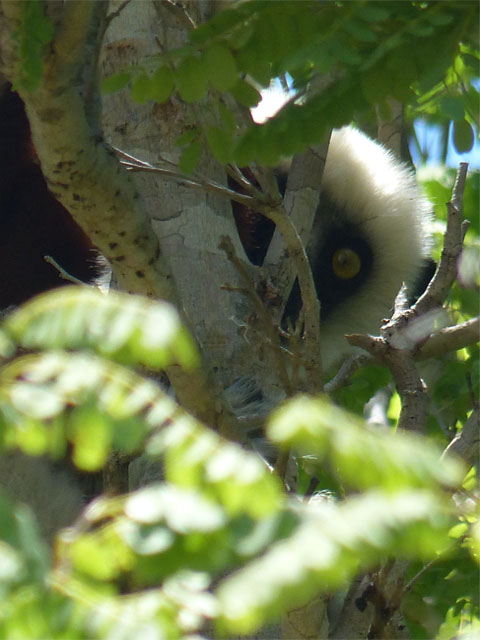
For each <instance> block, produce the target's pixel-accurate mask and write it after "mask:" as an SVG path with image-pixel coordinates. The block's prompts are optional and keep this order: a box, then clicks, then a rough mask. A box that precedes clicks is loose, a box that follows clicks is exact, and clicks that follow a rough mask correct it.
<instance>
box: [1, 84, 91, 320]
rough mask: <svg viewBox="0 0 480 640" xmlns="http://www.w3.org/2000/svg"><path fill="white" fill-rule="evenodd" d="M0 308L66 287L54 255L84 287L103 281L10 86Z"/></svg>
mask: <svg viewBox="0 0 480 640" xmlns="http://www.w3.org/2000/svg"><path fill="white" fill-rule="evenodd" d="M0 140H1V141H2V153H1V154H0V273H1V274H2V277H1V281H0V308H2V309H5V308H6V307H8V306H10V305H18V304H21V303H22V302H25V301H26V300H28V298H30V297H32V296H33V295H36V294H38V293H41V292H42V291H45V290H47V289H52V288H54V287H58V286H61V285H63V284H65V280H62V279H61V278H60V275H59V272H58V270H57V269H56V268H55V267H54V266H52V265H51V264H49V263H48V262H46V261H45V256H51V257H52V258H53V259H54V260H55V261H56V262H57V263H58V264H59V265H60V266H61V267H62V268H63V269H64V270H65V271H66V272H67V273H69V274H71V275H72V276H75V277H76V278H78V279H79V280H81V281H83V282H91V281H93V280H95V279H96V278H97V277H99V276H100V274H101V273H102V271H103V269H104V267H103V265H102V264H101V263H100V262H99V261H98V260H97V255H98V252H96V250H95V248H94V247H93V245H92V243H91V242H90V240H89V238H88V237H87V236H86V235H85V233H84V232H83V231H82V229H81V228H80V227H79V226H78V225H77V224H76V222H75V221H74V220H73V218H72V217H71V215H70V214H69V213H68V211H67V210H66V209H65V208H64V207H63V206H62V205H61V204H60V202H58V200H56V198H55V196H54V195H53V194H52V193H51V192H50V191H49V189H48V186H47V183H46V180H45V178H44V176H43V174H42V170H41V167H40V163H39V161H38V158H37V155H36V152H35V148H34V146H33V143H32V140H31V135H30V125H29V122H28V119H27V116H26V114H25V108H24V105H23V102H22V100H21V99H20V97H19V96H18V94H17V93H15V92H14V91H12V90H11V87H10V86H9V85H5V86H4V87H3V91H2V93H1V95H0Z"/></svg>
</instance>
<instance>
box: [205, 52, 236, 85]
mask: <svg viewBox="0 0 480 640" xmlns="http://www.w3.org/2000/svg"><path fill="white" fill-rule="evenodd" d="M202 62H203V66H204V69H205V73H206V76H207V78H208V80H209V82H210V84H211V85H212V86H213V87H215V89H218V90H219V91H228V90H229V89H231V88H232V87H233V86H234V85H235V84H236V82H237V65H236V62H235V58H234V57H233V55H232V53H231V51H230V49H228V48H227V47H226V46H225V45H223V44H220V43H214V44H212V45H211V46H210V47H209V48H208V49H207V50H206V51H205V52H204V54H203V58H202Z"/></svg>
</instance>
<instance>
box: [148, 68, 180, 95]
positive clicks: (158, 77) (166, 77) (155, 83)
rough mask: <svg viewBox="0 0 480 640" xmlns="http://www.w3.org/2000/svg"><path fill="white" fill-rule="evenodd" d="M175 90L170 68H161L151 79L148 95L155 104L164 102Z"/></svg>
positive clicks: (173, 77)
mask: <svg viewBox="0 0 480 640" xmlns="http://www.w3.org/2000/svg"><path fill="white" fill-rule="evenodd" d="M174 89H175V76H174V74H173V71H172V70H171V69H170V67H167V66H163V67H160V68H159V69H157V70H156V71H155V73H154V74H153V76H152V79H151V87H150V95H151V97H152V98H153V99H154V100H156V101H157V102H160V103H161V102H165V101H166V100H168V98H169V97H170V96H171V95H172V93H173V91H174Z"/></svg>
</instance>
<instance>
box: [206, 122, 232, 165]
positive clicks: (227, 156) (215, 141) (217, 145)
mask: <svg viewBox="0 0 480 640" xmlns="http://www.w3.org/2000/svg"><path fill="white" fill-rule="evenodd" d="M207 141H208V145H209V147H210V149H211V150H212V153H213V155H214V156H215V158H216V159H217V160H218V161H219V162H220V163H221V164H227V162H230V161H231V158H232V151H233V136H232V134H231V133H229V132H227V131H225V130H224V129H220V128H218V127H209V128H208V129H207Z"/></svg>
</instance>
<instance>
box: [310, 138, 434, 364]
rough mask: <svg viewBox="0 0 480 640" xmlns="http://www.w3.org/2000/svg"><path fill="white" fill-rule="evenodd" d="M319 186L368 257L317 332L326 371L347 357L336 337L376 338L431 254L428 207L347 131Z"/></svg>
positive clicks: (382, 152) (378, 150) (391, 163)
mask: <svg viewBox="0 0 480 640" xmlns="http://www.w3.org/2000/svg"><path fill="white" fill-rule="evenodd" d="M322 184H323V190H324V192H326V193H327V194H328V196H329V198H330V199H331V200H332V202H333V203H334V204H335V205H337V207H338V208H339V209H341V210H343V211H344V212H345V215H346V219H348V221H349V222H351V223H352V224H354V225H356V226H358V227H359V228H360V230H361V232H362V234H363V235H364V237H365V238H366V239H367V240H368V242H369V243H370V245H371V247H372V249H373V254H374V258H373V260H374V262H373V267H372V271H371V273H370V275H369V277H368V280H367V281H366V282H365V284H364V285H362V286H361V288H359V289H358V291H357V292H356V293H355V294H353V295H352V297H351V298H350V299H349V300H348V301H345V303H343V304H341V305H340V306H339V307H338V308H337V309H336V310H335V311H334V312H333V313H332V314H331V315H330V316H329V317H328V318H327V320H326V321H325V323H323V324H322V354H323V359H324V366H326V367H327V368H329V367H331V366H332V365H333V364H335V363H336V362H337V361H339V360H340V359H342V358H343V357H344V356H345V355H347V354H348V353H349V352H350V351H351V349H350V348H349V346H348V344H347V342H346V340H345V339H344V337H343V336H344V334H346V333H371V334H378V330H379V327H380V325H381V322H382V319H383V318H385V317H388V316H389V315H390V312H391V309H392V306H393V302H394V300H395V296H396V295H397V293H398V291H399V289H400V287H401V285H402V283H403V282H405V283H406V284H410V283H412V282H413V281H414V280H415V277H416V276H417V274H418V272H419V268H420V267H421V265H422V260H423V259H424V258H425V257H426V256H428V254H429V251H430V247H431V238H430V231H429V227H430V222H431V206H430V204H429V202H428V201H427V200H426V199H425V198H424V197H423V196H422V194H421V193H420V191H419V189H418V187H417V184H416V180H415V175H414V173H413V172H412V171H411V170H410V169H409V168H408V167H407V166H406V165H404V164H402V163H401V162H399V161H398V160H397V159H396V158H395V156H394V155H393V154H392V153H391V152H390V151H388V150H387V149H385V148H384V147H382V146H381V145H379V144H378V143H377V142H374V141H373V140H371V139H370V138H368V137H367V136H366V135H364V134H363V133H362V132H360V131H358V130H357V129H355V128H353V127H344V128H342V129H339V130H336V131H334V132H333V133H332V137H331V141H330V146H329V150H328V156H327V161H326V165H325V171H324V176H323V182H322ZM320 206H321V205H320Z"/></svg>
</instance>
